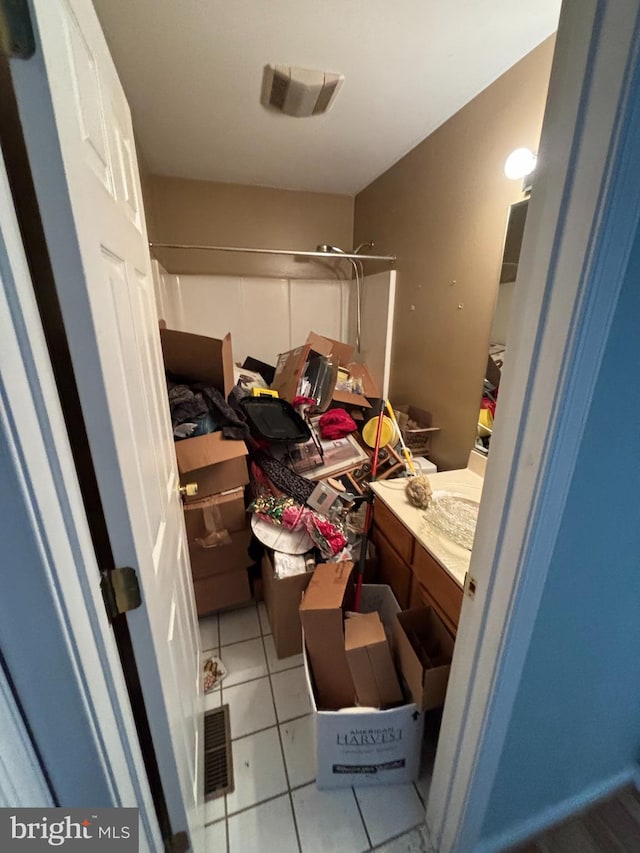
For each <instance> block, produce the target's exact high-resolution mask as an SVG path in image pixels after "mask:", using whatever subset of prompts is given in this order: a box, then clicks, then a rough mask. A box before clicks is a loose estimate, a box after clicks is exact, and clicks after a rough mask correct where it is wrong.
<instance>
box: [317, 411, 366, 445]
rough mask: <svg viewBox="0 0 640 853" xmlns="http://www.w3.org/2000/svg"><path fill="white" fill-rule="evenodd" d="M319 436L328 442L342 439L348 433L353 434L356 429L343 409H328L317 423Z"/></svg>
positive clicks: (354, 423)
mask: <svg viewBox="0 0 640 853" xmlns="http://www.w3.org/2000/svg"><path fill="white" fill-rule="evenodd" d="M318 426H319V427H320V435H321V436H322V438H326V439H328V440H329V441H335V440H336V439H337V438H344V437H345V435H349V433H350V432H355V431H356V430H357V429H358V427H357V426H356V422H355V421H354V420H353V418H352V417H351V415H350V414H349V413H348V412H345V410H344V409H330V410H329V411H328V412H325V413H324V415H322V417H321V418H320V420H319V421H318Z"/></svg>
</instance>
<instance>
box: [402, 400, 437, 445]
mask: <svg viewBox="0 0 640 853" xmlns="http://www.w3.org/2000/svg"><path fill="white" fill-rule="evenodd" d="M395 415H396V419H397V421H398V426H399V427H400V432H401V433H402V438H403V439H404V443H405V444H406V445H407V447H408V448H409V450H410V451H411V452H412V453H413V454H414V456H420V455H424V456H426V455H427V454H428V452H429V447H430V446H431V438H432V437H433V435H434V433H436V432H440V427H436V426H433V418H432V416H431V412H427V411H425V410H424V409H419V408H417V406H409V405H400V406H396V407H395ZM410 420H411V421H413V422H414V424H416V425H417V426H416V425H414V426H412V427H410V426H409V421H410Z"/></svg>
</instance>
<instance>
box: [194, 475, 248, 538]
mask: <svg viewBox="0 0 640 853" xmlns="http://www.w3.org/2000/svg"><path fill="white" fill-rule="evenodd" d="M184 521H185V525H186V528H187V539H188V540H189V541H190V542H192V541H193V540H194V539H196V538H203V537H206V534H207V532H208V531H215V530H220V531H224V530H226V531H228V532H229V533H237V532H238V531H239V530H246V529H247V528H248V527H249V519H248V516H247V511H246V509H245V506H244V489H243V488H239V489H232V490H231V491H228V492H222V493H220V494H217V495H208V496H207V497H205V498H198V499H196V500H193V501H191V502H190V503H189V504H188V505H186V506H185V507H184Z"/></svg>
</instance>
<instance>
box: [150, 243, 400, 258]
mask: <svg viewBox="0 0 640 853" xmlns="http://www.w3.org/2000/svg"><path fill="white" fill-rule="evenodd" d="M149 248H151V249H204V250H205V251H208V252H243V253H245V252H246V253H249V254H256V255H293V256H296V257H302V258H324V259H325V260H327V258H334V259H336V260H340V261H345V260H349V259H350V258H353V259H355V260H358V261H395V260H396V256H395V255H356V254H347V253H344V254H343V253H342V252H298V251H295V250H293V249H250V248H248V247H246V246H198V245H191V244H189V243H149Z"/></svg>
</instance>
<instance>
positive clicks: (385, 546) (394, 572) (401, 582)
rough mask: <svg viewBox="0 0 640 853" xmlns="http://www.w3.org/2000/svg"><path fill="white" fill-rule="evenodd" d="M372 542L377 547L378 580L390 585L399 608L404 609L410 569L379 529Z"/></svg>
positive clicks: (406, 602)
mask: <svg viewBox="0 0 640 853" xmlns="http://www.w3.org/2000/svg"><path fill="white" fill-rule="evenodd" d="M374 542H375V546H376V548H377V549H378V581H379V583H386V584H388V585H389V586H390V587H391V589H392V591H393V594H394V595H395V597H396V599H397V601H398V604H399V605H400V607H401V609H402V610H406V609H407V607H408V606H409V595H410V592H411V577H412V575H411V569H410V568H409V566H408V565H407V564H406V563H405V562H404V560H401V559H400V557H398V555H397V554H396V552H395V549H394V548H392V546H391V545H390V544H389V542H387V540H386V538H385V537H384V536H383V535H382V534H381V533H380V532H379V531H378V532H377V535H376V536H375V537H374Z"/></svg>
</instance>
